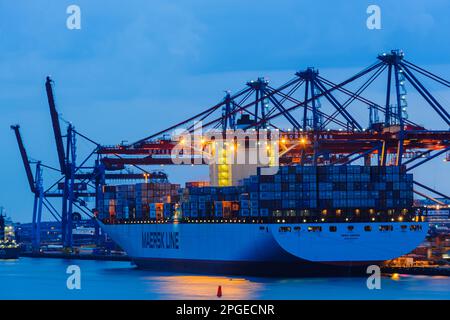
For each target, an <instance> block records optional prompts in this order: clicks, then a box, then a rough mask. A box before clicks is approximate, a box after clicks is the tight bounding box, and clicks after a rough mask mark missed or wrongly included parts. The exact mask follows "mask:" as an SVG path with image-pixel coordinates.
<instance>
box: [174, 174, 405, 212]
mask: <svg viewBox="0 0 450 320" xmlns="http://www.w3.org/2000/svg"><path fill="white" fill-rule="evenodd" d="M412 190H413V182H412V175H411V174H406V173H405V172H404V170H403V169H402V168H401V167H396V166H388V167H377V166H285V167H281V168H280V170H279V171H278V173H277V174H275V175H261V174H260V170H259V171H258V174H257V175H254V176H250V177H249V178H247V179H244V180H243V181H242V185H241V186H240V187H209V188H208V187H204V188H186V190H185V191H184V197H183V203H182V211H183V214H184V216H186V217H193V218H197V217H210V216H211V217H225V216H227V217H228V216H229V217H237V216H242V217H319V216H332V217H337V218H339V217H354V216H357V217H358V216H366V217H368V216H369V215H374V216H376V215H381V214H394V213H406V211H405V210H404V209H406V210H410V208H411V207H412V204H413V191H412ZM225 195H226V197H225ZM227 201H231V203H227ZM228 208H233V209H228ZM402 210H403V212H402ZM225 212H227V213H226V214H225ZM228 212H231V214H229V213H228Z"/></svg>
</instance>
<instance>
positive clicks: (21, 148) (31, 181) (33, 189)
mask: <svg viewBox="0 0 450 320" xmlns="http://www.w3.org/2000/svg"><path fill="white" fill-rule="evenodd" d="M19 128H20V126H19V125H18V124H16V125H13V126H11V129H12V130H14V134H15V135H16V139H17V144H18V145H19V151H20V155H21V157H22V161H23V166H24V167H25V172H26V174H27V179H28V184H29V185H30V189H31V192H33V193H36V186H35V183H34V178H33V173H32V171H31V166H30V161H29V160H28V155H27V151H26V150H25V146H24V144H23V140H22V136H21V135H20V131H19Z"/></svg>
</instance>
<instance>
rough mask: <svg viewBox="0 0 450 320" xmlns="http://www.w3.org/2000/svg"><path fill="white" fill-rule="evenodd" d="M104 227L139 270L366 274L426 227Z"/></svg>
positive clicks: (419, 237)
mask: <svg viewBox="0 0 450 320" xmlns="http://www.w3.org/2000/svg"><path fill="white" fill-rule="evenodd" d="M100 226H101V228H102V229H103V230H104V231H105V233H107V234H108V236H110V237H111V238H112V239H113V240H114V241H115V242H116V243H117V244H118V245H119V246H120V247H122V249H123V250H125V252H126V253H127V254H128V256H129V257H130V258H131V259H132V261H133V262H134V263H135V264H136V265H137V267H138V268H141V269H147V270H156V271H168V272H169V271H170V272H181V273H196V274H222V275H249V276H265V277H270V276H273V277H278V276H324V275H329V276H352V275H355V276H357V275H363V274H367V266H369V265H379V264H381V263H382V262H383V261H386V260H390V259H394V258H397V257H399V256H402V255H404V254H407V253H409V252H411V251H412V250H413V249H414V248H416V247H417V246H418V245H419V244H420V243H421V242H422V241H423V240H424V239H425V237H426V234H427V229H428V227H427V224H426V223H419V222H405V223H401V222H392V223H387V222H380V223H363V222H362V223H310V224H308V223H304V224H302V223H300V224H257V223H255V224H253V223H148V222H146V223H125V224H103V223H101V222H100ZM388 226H392V230H389V227H388ZM319 227H320V230H319ZM330 227H336V228H335V229H334V228H330ZM368 227H370V231H369V230H367V229H368ZM386 227H387V228H386ZM333 229H334V230H333ZM332 230H333V231H332Z"/></svg>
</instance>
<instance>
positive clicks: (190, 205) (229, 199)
mask: <svg viewBox="0 0 450 320" xmlns="http://www.w3.org/2000/svg"><path fill="white" fill-rule="evenodd" d="M242 192H243V187H239V186H232V187H187V188H186V189H185V190H184V191H183V196H182V200H183V201H182V203H181V209H182V212H183V216H184V217H188V218H213V217H217V218H231V217H237V216H238V215H239V207H240V206H239V195H240V194H241V193H242Z"/></svg>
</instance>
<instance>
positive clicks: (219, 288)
mask: <svg viewBox="0 0 450 320" xmlns="http://www.w3.org/2000/svg"><path fill="white" fill-rule="evenodd" d="M221 296H222V286H219V287H218V288H217V297H218V298H220V297H221Z"/></svg>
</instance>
